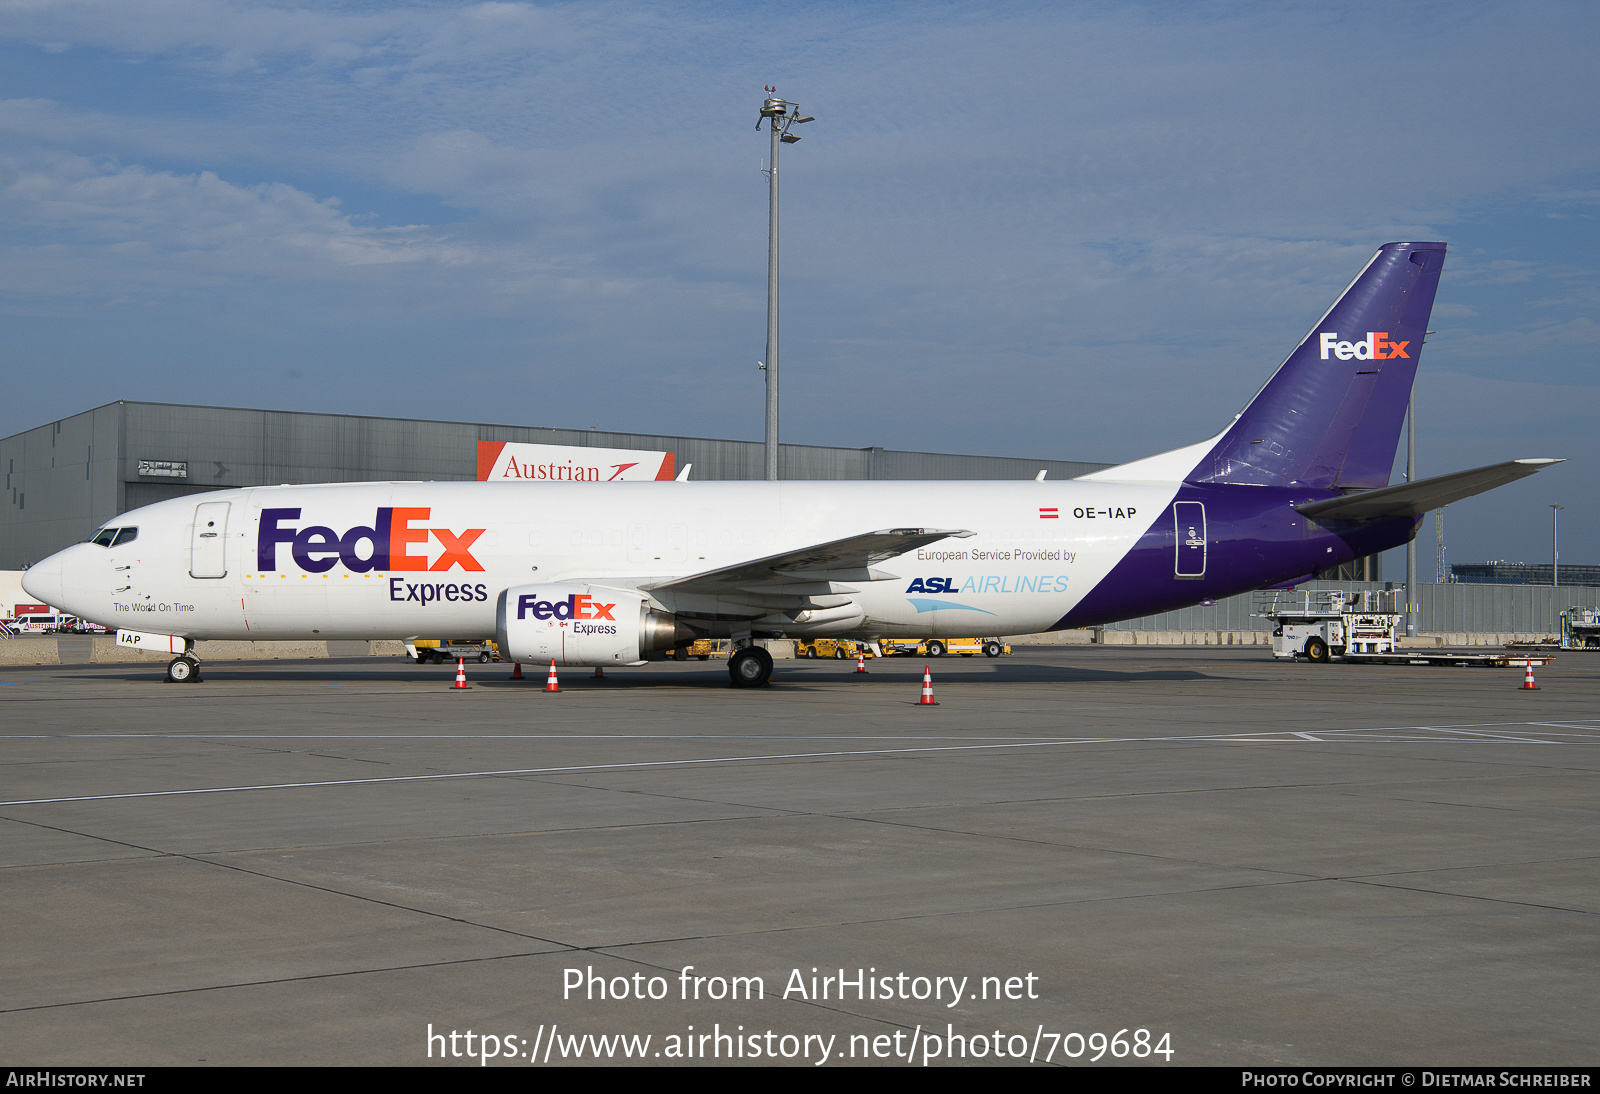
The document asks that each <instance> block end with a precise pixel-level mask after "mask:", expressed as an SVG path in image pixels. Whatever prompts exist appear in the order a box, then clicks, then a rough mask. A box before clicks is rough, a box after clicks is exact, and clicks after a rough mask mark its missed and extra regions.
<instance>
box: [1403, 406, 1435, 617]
mask: <svg viewBox="0 0 1600 1094" xmlns="http://www.w3.org/2000/svg"><path fill="white" fill-rule="evenodd" d="M1406 481H1407V482H1416V481H1417V389H1416V387H1415V386H1413V387H1412V389H1411V399H1410V401H1409V402H1408V403H1407V405H1406ZM1434 580H1435V581H1438V580H1439V578H1438V577H1437V576H1435V577H1434ZM1416 636H1417V537H1416V535H1415V534H1414V533H1413V534H1412V536H1411V539H1410V540H1408V541H1407V542H1406V637H1407V638H1415V637H1416Z"/></svg>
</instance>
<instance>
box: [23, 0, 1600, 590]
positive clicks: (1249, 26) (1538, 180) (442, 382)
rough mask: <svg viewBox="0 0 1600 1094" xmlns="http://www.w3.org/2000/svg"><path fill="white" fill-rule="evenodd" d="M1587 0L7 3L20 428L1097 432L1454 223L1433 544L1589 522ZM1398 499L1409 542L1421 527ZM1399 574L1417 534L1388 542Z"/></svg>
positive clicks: (1176, 396) (1597, 529) (1197, 419)
mask: <svg viewBox="0 0 1600 1094" xmlns="http://www.w3.org/2000/svg"><path fill="white" fill-rule="evenodd" d="M1597 24H1600V9H1597V8H1596V7H1595V6H1593V5H1590V4H1515V5H1511V4H1473V3H1447V4H1428V3H1411V4H1404V5H1396V4H1392V3H1390V4H1344V3H1340V4H1326V5H1317V4H1297V5H1243V4H1220V3H1219V4H1204V5H1195V4H1144V5H1134V4H1062V3H1055V4H1037V5H1034V4H1026V3H1007V4H996V5H970V4H967V5H961V4H937V3H917V4H892V3H879V4H872V5H860V4H827V3H815V4H806V5H795V4H731V3H730V4H687V3H686V4H650V3H617V4H608V3H603V2H585V3H570V4H513V3H492V4H453V3H452V4H433V3H413V4H354V3H351V4H339V3H318V4H294V3H277V4H266V3H260V4H246V3H218V2H207V0H165V2H138V0H120V2H105V0H82V2H66V0H63V2H49V0H0V213H3V215H0V248H3V250H4V255H3V262H0V320H3V321H0V351H3V352H4V354H5V359H6V361H7V362H8V365H9V367H8V369H7V372H8V376H9V379H10V383H9V385H8V387H9V394H10V398H8V399H7V400H5V402H4V404H3V406H0V434H9V433H12V432H15V431H17V430H20V429H24V428H27V427H30V426H34V425H38V424H41V423H43V422H47V421H51V420H53V419H55V418H58V417H62V416H65V415H67V414H71V413H75V412H77V411H80V410H84V409H87V408H88V407H90V406H94V405H98V404H101V403H104V402H109V401H111V400H114V399H118V398H128V399H150V400H158V401H169V402H194V403H206V404H221V405H237V406H262V407H277V408H285V409H303V410H325V411H334V412H341V413H352V414H382V415H397V416H404V417H439V418H451V419H460V420H468V421H490V422H506V423H517V424H532V425H560V426H578V427H585V426H590V425H596V424H597V425H599V426H600V428H602V429H623V430H641V431H652V432H667V433H685V434H692V435H702V436H716V437H745V438H758V437H760V435H761V428H762V425H761V415H762V399H763V391H762V385H761V374H760V373H759V372H758V371H757V370H756V361H757V359H758V358H760V357H761V356H762V355H763V352H764V340H765V299H764V297H765V275H766V254H765V249H766V183H765V179H764V177H763V176H762V174H761V173H760V167H761V165H762V161H763V158H764V156H765V154H766V140H765V137H764V135H763V134H759V133H757V132H756V130H755V117H756V109H757V107H758V106H759V103H760V99H761V97H762V91H761V88H762V86H763V85H764V84H776V85H777V86H778V88H779V91H780V93H781V94H783V95H785V96H786V97H789V98H791V99H794V100H796V101H798V102H799V103H800V104H801V105H802V107H803V108H804V109H805V110H806V112H807V113H810V114H814V115H815V116H816V117H817V119H818V120H817V121H816V122H815V123H813V124H811V125H808V126H806V127H804V129H803V130H801V131H800V132H801V133H802V135H803V136H804V140H802V141H801V142H800V143H799V144H795V145H791V146H787V147H786V149H785V153H784V159H783V161H782V168H783V179H784V191H783V192H784V219H783V232H784V251H783V257H784V282H783V284H784V296H783V324H784V325H783V329H784V354H783V364H784V392H783V394H784V420H783V424H784V437H785V439H786V440H792V441H797V442H805V443H815V444H837V445H851V446H865V445H873V444H876V445H882V446H885V447H892V448H915V449H933V450H940V451H956V452H974V453H996V454H1003V455H1017V456H1040V457H1046V456H1047V457H1054V458H1065V459H1095V460H1107V461H1112V460H1123V459H1131V458H1135V457H1137V456H1140V455H1145V454H1148V453H1150V452H1154V451H1158V450H1161V449H1164V448H1170V447H1175V446H1176V445H1178V444H1182V443H1187V442H1190V441H1193V440H1197V439H1199V438H1201V437H1204V436H1207V435H1209V434H1210V433H1212V432H1215V431H1216V430H1217V429H1219V428H1220V427H1221V426H1222V424H1224V423H1225V422H1226V421H1227V420H1228V418H1229V417H1230V416H1231V415H1232V414H1234V413H1235V412H1237V411H1238V410H1239V408H1240V407H1241V406H1242V405H1243V404H1244V403H1245V402H1246V401H1247V400H1248V399H1249V397H1250V396H1251V395H1252V394H1253V393H1254V392H1255V390H1256V389H1257V388H1258V387H1259V386H1260V384H1261V383H1262V382H1263V381H1264V380H1265V379H1266V377H1267V376H1268V375H1269V374H1270V373H1271V371H1272V369H1273V368H1274V367H1276V365H1277V364H1278V362H1279V361H1280V360H1281V359H1282V358H1283V356H1284V355H1285V354H1286V353H1287V352H1288V351H1289V349H1291V348H1292V347H1293V345H1294V344H1295V343H1296V342H1297V341H1298V340H1299V338H1300V337H1301V336H1302V335H1303V334H1304V333H1305V331H1306V329H1307V328H1308V327H1309V326H1310V325H1311V324H1312V323H1313V322H1314V321H1315V320H1316V318H1317V317H1318V316H1319V315H1320V314H1321V313H1322V311H1323V310H1324V309H1325V308H1326V307H1327V305H1328V304H1329V303H1330V302H1331V301H1332V299H1333V297H1334V295H1335V294H1337V292H1338V291H1339V290H1340V289H1341V288H1343V287H1344V285H1345V284H1346V283H1347V282H1348V281H1349V280H1350V278H1351V277H1352V276H1353V275H1354V274H1355V272H1356V271H1357V270H1358V269H1359V268H1360V267H1361V265H1362V263H1364V262H1365V261H1366V259H1367V257H1368V256H1369V255H1370V254H1371V252H1372V251H1373V249H1374V248H1375V247H1376V246H1377V245H1378V244H1381V243H1383V242H1385V241H1387V240H1391V239H1444V240H1447V241H1449V242H1450V244H1451V253H1450V258H1449V260H1448V261H1447V263H1446V267H1445V273H1444V279H1443V281H1442V284H1441V288H1440V292H1439V299H1438V307H1437V309H1436V311H1435V315H1434V322H1433V327H1434V329H1435V330H1436V331H1437V333H1436V334H1435V335H1433V336H1432V337H1431V338H1430V340H1429V344H1428V348H1427V351H1426V352H1425V354H1424V356H1423V358H1422V362H1421V365H1422V374H1421V378H1420V379H1419V382H1418V398H1419V412H1418V426H1419V437H1420V441H1419V452H1420V454H1421V455H1420V464H1421V471H1422V473H1423V474H1438V473H1442V472H1445V471H1449V470H1455V469H1458V468H1463V467H1470V466H1477V465H1481V464H1484V463H1490V462H1495V461H1499V460H1502V459H1509V458H1514V457H1519V456H1544V455H1551V456H1565V457H1569V458H1570V460H1571V462H1570V463H1568V464H1566V465H1563V466H1562V467H1559V468H1557V469H1555V470H1552V471H1550V472H1546V473H1544V474H1542V475H1540V476H1537V477H1535V478H1534V479H1532V480H1528V481H1526V482H1523V483H1518V484H1514V485H1512V486H1510V487H1506V488H1504V489H1502V490H1500V491H1497V492H1495V493H1493V494H1491V495H1487V496H1485V497H1483V498H1479V499H1474V500H1472V501H1468V502H1464V503H1460V504H1458V505H1457V506H1454V507H1452V508H1451V510H1450V511H1449V513H1448V516H1447V540H1448V543H1449V547H1450V558H1451V559H1452V560H1454V561H1481V560H1483V559H1486V558H1507V559H1512V560H1518V559H1521V560H1527V561H1543V560H1545V559H1547V558H1548V556H1549V547H1550V542H1549V526H1550V521H1549V516H1550V510H1549V508H1548V506H1549V504H1550V503H1551V502H1560V503H1562V504H1565V505H1566V506H1567V507H1568V508H1567V509H1566V510H1565V511H1564V512H1563V514H1562V516H1563V522H1562V541H1563V549H1562V555H1563V557H1564V558H1565V559H1567V560H1568V561H1572V562H1595V563H1600V512H1596V510H1597V509H1600V504H1597V503H1600V498H1597V497H1596V491H1595V490H1594V488H1593V483H1594V468H1595V466H1596V459H1597V457H1600V440H1597V437H1596V435H1597V433H1600V430H1597V429H1596V428H1595V427H1596V423H1597V422H1600V372H1597V370H1596V367H1595V366H1596V364H1597V357H1600V352H1597V351H1600V326H1597V324H1596V318H1595V317H1596V305H1597V303H1600V257H1597V256H1600V247H1597V244H1600V230H1597V226H1600V225H1597V216H1600V173H1597V167H1600V163H1597V161H1600V140H1597V137H1600V134H1597V132H1596V129H1597V128H1600V121H1597V112H1596V111H1595V110H1594V103H1595V102H1596V101H1600V86H1597V85H1600V78H1597V65H1596V62H1595V60H1594V57H1593V45H1594V42H1595V41H1596V33H1595V32H1596V29H1597ZM1432 555H1433V551H1432V526H1431V523H1430V524H1429V525H1428V526H1427V527H1426V528H1425V532H1424V549H1423V551H1422V557H1423V566H1422V568H1423V575H1424V577H1426V576H1428V574H1429V573H1431V570H1432ZM1389 576H1391V577H1394V576H1398V573H1397V570H1396V569H1391V570H1390V571H1389Z"/></svg>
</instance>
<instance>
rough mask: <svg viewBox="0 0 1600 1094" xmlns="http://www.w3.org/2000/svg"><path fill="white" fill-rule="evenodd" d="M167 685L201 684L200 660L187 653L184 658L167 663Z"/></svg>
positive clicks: (177, 658) (176, 658)
mask: <svg viewBox="0 0 1600 1094" xmlns="http://www.w3.org/2000/svg"><path fill="white" fill-rule="evenodd" d="M167 683H169V684H198V683H200V659H199V658H197V657H195V656H194V655H193V654H190V653H186V654H184V655H183V656H182V657H174V658H173V659H172V660H171V661H169V662H167Z"/></svg>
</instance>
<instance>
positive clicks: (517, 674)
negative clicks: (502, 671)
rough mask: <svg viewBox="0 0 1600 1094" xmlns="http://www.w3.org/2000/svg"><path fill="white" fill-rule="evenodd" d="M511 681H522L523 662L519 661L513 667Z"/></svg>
mask: <svg viewBox="0 0 1600 1094" xmlns="http://www.w3.org/2000/svg"><path fill="white" fill-rule="evenodd" d="M511 679H513V680H521V679H522V662H521V661H517V662H515V663H514V664H513V665H512V666H511Z"/></svg>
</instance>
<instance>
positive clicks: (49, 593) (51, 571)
mask: <svg viewBox="0 0 1600 1094" xmlns="http://www.w3.org/2000/svg"><path fill="white" fill-rule="evenodd" d="M22 587H23V589H24V590H26V592H27V594H28V595H29V596H31V597H33V599H35V600H37V601H38V602H39V603H41V604H48V605H50V606H51V607H52V608H54V607H59V606H60V605H61V599H62V597H61V556H60V555H59V554H54V555H51V556H50V557H49V558H47V559H45V560H44V561H42V562H35V563H34V564H33V565H32V566H29V567H28V569H27V570H26V571H25V572H24V573H23V575H22Z"/></svg>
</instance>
